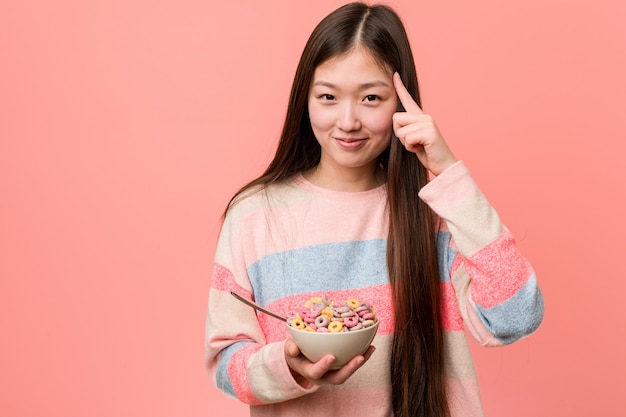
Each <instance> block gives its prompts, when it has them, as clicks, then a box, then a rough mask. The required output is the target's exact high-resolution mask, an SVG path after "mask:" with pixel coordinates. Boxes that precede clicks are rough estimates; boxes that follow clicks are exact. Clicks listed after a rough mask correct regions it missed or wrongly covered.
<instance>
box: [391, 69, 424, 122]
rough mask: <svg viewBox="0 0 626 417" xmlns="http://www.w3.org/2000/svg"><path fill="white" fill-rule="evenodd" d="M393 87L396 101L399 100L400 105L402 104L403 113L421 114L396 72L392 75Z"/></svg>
mask: <svg viewBox="0 0 626 417" xmlns="http://www.w3.org/2000/svg"><path fill="white" fill-rule="evenodd" d="M393 86H394V88H395V89H396V94H397V95H398V99H400V103H402V106H403V107H404V110H405V111H407V112H416V113H422V109H421V108H420V106H418V105H417V103H416V102H415V100H413V97H411V94H410V93H409V91H408V90H407V89H406V87H405V86H404V83H403V82H402V79H401V78H400V74H398V73H397V72H395V73H394V74H393Z"/></svg>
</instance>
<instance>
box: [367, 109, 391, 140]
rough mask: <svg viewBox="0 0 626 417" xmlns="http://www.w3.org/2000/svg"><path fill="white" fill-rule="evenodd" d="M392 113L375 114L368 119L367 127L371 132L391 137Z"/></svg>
mask: <svg viewBox="0 0 626 417" xmlns="http://www.w3.org/2000/svg"><path fill="white" fill-rule="evenodd" d="M392 116H393V112H377V113H375V114H372V115H371V117H370V118H369V123H368V127H369V129H370V130H371V131H372V132H376V133H379V134H388V135H391V130H392V127H393V119H392Z"/></svg>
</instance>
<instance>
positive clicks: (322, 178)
mask: <svg viewBox="0 0 626 417" xmlns="http://www.w3.org/2000/svg"><path fill="white" fill-rule="evenodd" d="M302 174H303V175H304V178H306V179H307V180H308V181H309V182H311V183H312V184H314V185H316V186H318V187H321V188H326V189H328V190H332V191H341V192H360V191H368V190H372V189H374V188H376V187H379V186H380V185H382V184H383V183H384V182H385V173H384V171H383V169H382V167H380V166H379V165H378V164H372V165H371V166H367V167H361V168H358V169H355V168H349V169H348V168H345V167H334V166H329V165H324V164H322V162H320V164H318V165H317V166H315V167H314V168H311V169H310V170H308V171H306V172H303V173H302Z"/></svg>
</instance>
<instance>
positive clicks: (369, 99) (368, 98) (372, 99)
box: [364, 94, 380, 103]
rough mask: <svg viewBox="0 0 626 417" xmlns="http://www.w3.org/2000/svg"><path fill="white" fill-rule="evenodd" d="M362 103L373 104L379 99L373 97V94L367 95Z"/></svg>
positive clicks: (375, 96)
mask: <svg viewBox="0 0 626 417" xmlns="http://www.w3.org/2000/svg"><path fill="white" fill-rule="evenodd" d="M364 101H367V102H370V103H371V102H374V101H380V97H379V96H377V95H375V94H369V95H367V96H365V99H364Z"/></svg>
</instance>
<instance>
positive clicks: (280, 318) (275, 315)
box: [230, 291, 287, 321]
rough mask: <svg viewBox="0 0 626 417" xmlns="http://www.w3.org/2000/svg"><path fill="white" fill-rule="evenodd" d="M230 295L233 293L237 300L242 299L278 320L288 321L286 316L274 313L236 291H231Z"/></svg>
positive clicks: (243, 301)
mask: <svg viewBox="0 0 626 417" xmlns="http://www.w3.org/2000/svg"><path fill="white" fill-rule="evenodd" d="M230 295H232V296H233V297H235V298H236V299H237V300H239V301H241V302H242V303H244V304H246V305H249V306H250V307H252V308H254V309H255V310H259V311H262V312H263V313H265V314H267V315H268V316H272V317H274V318H275V319H278V320H282V321H287V319H286V318H284V317H281V316H279V315H278V314H276V313H273V312H271V311H269V310H267V309H266V308H263V307H261V306H260V305H258V304H257V303H255V302H253V301H250V300H248V299H246V298H243V297H242V296H241V295H239V294H237V293H236V292H232V291H231V292H230Z"/></svg>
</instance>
